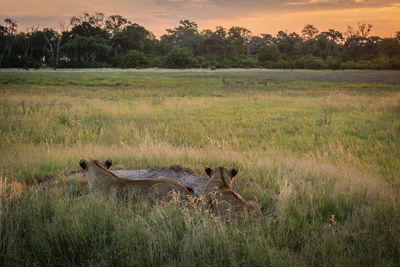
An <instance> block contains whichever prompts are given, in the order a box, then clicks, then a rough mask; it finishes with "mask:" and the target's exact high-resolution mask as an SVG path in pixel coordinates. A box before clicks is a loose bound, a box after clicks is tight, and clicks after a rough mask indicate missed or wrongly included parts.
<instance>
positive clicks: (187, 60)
mask: <svg viewBox="0 0 400 267" xmlns="http://www.w3.org/2000/svg"><path fill="white" fill-rule="evenodd" d="M164 59H165V61H164V64H163V65H164V66H165V67H167V68H173V69H179V68H194V67H198V62H197V60H196V59H195V57H194V56H193V55H192V53H191V52H190V51H189V50H188V49H187V48H186V47H183V48H181V47H178V46H174V48H172V50H171V52H169V53H168V54H166V55H165V58H164Z"/></svg>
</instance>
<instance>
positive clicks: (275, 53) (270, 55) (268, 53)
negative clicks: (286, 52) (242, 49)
mask: <svg viewBox="0 0 400 267" xmlns="http://www.w3.org/2000/svg"><path fill="white" fill-rule="evenodd" d="M280 57H281V55H280V53H279V50H278V47H276V46H275V45H264V46H263V47H261V48H260V52H259V53H258V60H259V61H261V62H265V61H277V60H278V59H279V58H280Z"/></svg>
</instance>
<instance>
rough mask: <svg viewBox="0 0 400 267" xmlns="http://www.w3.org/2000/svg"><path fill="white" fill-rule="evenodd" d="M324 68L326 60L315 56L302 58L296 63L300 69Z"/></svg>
mask: <svg viewBox="0 0 400 267" xmlns="http://www.w3.org/2000/svg"><path fill="white" fill-rule="evenodd" d="M324 66H325V64H324V60H323V59H322V58H320V57H316V56H313V55H306V56H302V57H301V58H298V59H297V60H296V61H295V67H296V68H299V69H322V68H324Z"/></svg>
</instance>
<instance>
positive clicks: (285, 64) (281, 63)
mask: <svg viewBox="0 0 400 267" xmlns="http://www.w3.org/2000/svg"><path fill="white" fill-rule="evenodd" d="M273 67H274V68H275V69H291V68H293V64H292V62H291V61H290V60H284V59H280V60H278V61H276V62H274V63H273Z"/></svg>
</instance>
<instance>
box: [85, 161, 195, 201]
mask: <svg viewBox="0 0 400 267" xmlns="http://www.w3.org/2000/svg"><path fill="white" fill-rule="evenodd" d="M79 164H80V165H81V167H82V168H83V169H84V170H85V171H86V176H87V178H88V183H89V189H90V191H91V192H101V193H104V194H110V193H113V192H115V193H116V194H117V195H120V196H126V195H129V194H131V195H134V196H137V195H145V196H150V197H152V198H157V199H168V198H170V197H171V194H173V192H175V193H176V194H179V195H180V197H182V198H185V197H186V196H193V195H192V194H191V193H190V192H189V190H188V189H187V188H186V187H185V186H184V185H182V184H181V183H180V182H178V181H176V180H173V179H168V178H165V177H158V178H154V179H136V180H128V179H121V178H120V177H118V176H116V175H115V174H113V173H111V172H110V171H108V170H107V169H106V168H105V167H104V164H102V163H101V162H100V161H97V160H90V161H86V160H83V159H82V160H81V161H80V163H79Z"/></svg>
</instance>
